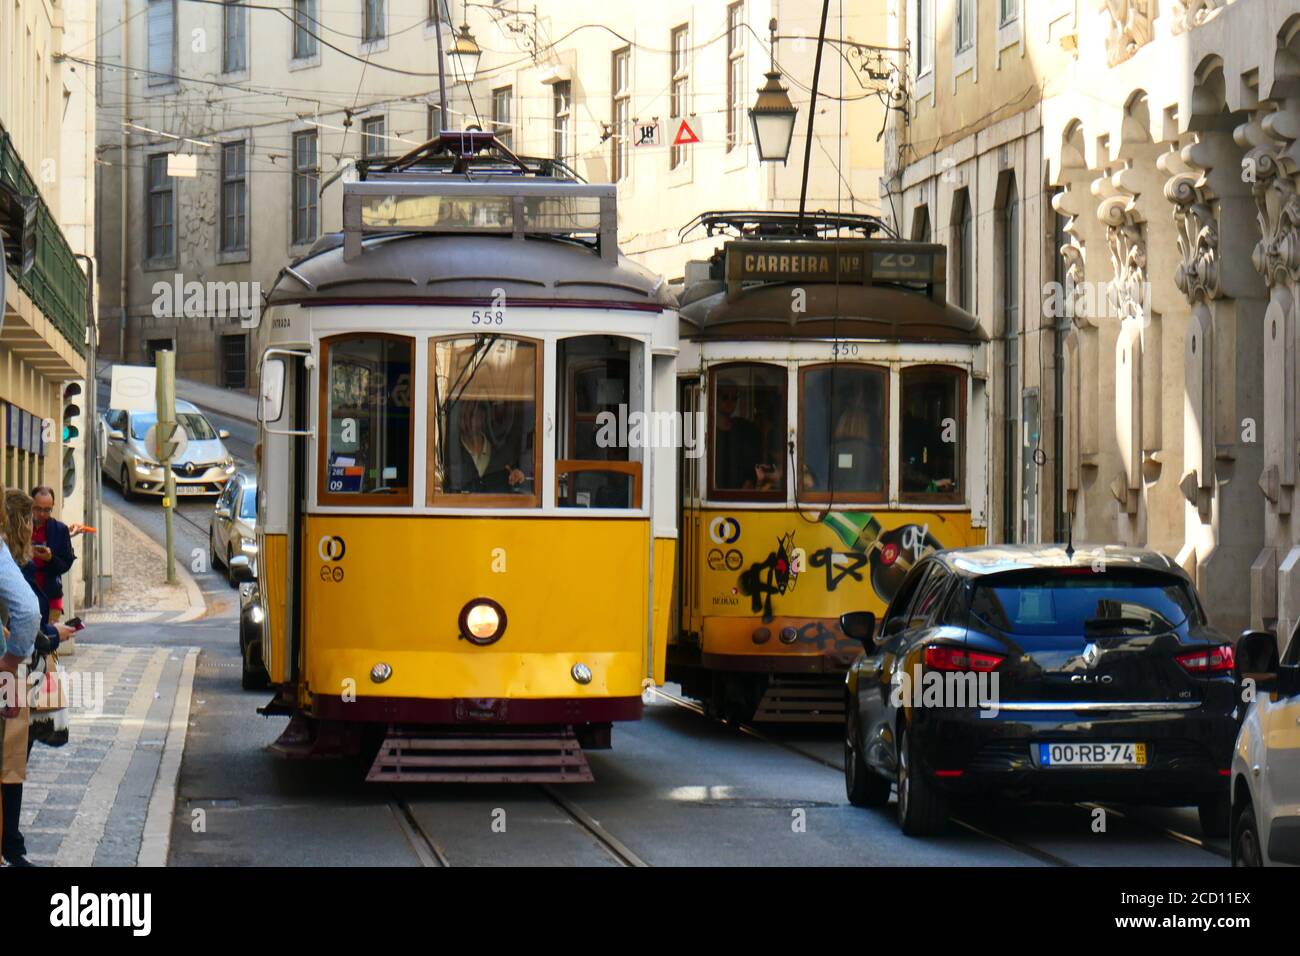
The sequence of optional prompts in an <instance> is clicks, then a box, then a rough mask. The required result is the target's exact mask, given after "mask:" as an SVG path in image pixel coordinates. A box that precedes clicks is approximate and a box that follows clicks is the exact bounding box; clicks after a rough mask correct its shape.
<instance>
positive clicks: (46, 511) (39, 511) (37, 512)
mask: <svg viewBox="0 0 1300 956" xmlns="http://www.w3.org/2000/svg"><path fill="white" fill-rule="evenodd" d="M53 513H54V508H53V507H49V508H33V509H32V514H34V515H48V514H53Z"/></svg>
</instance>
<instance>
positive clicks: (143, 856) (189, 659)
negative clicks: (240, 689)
mask: <svg viewBox="0 0 1300 956" xmlns="http://www.w3.org/2000/svg"><path fill="white" fill-rule="evenodd" d="M198 657H199V649H198V648H197V647H191V648H190V649H189V651H188V653H186V655H185V663H184V664H182V665H181V676H180V682H179V684H178V685H177V688H176V705H175V706H174V707H173V708H172V717H171V722H170V723H169V724H168V725H167V743H166V744H164V745H163V754H162V760H161V761H160V762H159V764H158V779H157V780H156V781H155V782H154V788H153V793H152V794H151V795H150V797H149V809H148V811H147V813H146V815H145V820H144V833H143V834H142V835H141V837H140V853H139V855H138V856H137V857H136V861H135V865H136V866H166V865H167V855H168V853H169V852H170V850H171V842H172V821H173V818H174V817H175V815H176V784H177V782H178V781H179V779H180V773H181V759H182V758H183V757H184V756H185V742H186V740H187V739H188V737H189V727H190V702H191V700H192V699H193V697H194V669H195V667H196V665H197V662H198Z"/></svg>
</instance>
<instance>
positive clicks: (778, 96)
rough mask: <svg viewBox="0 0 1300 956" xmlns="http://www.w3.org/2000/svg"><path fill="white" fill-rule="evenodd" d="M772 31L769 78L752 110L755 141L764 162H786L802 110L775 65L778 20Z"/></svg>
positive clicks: (771, 27) (772, 25)
mask: <svg viewBox="0 0 1300 956" xmlns="http://www.w3.org/2000/svg"><path fill="white" fill-rule="evenodd" d="M768 29H769V31H770V32H771V37H772V39H771V47H770V49H771V51H772V69H771V70H770V71H768V73H767V82H766V83H764V84H763V85H762V86H761V87H760V88H759V90H758V99H757V100H756V101H755V102H754V105H753V107H751V108H750V110H749V122H750V125H751V126H752V127H753V130H754V145H755V146H757V147H758V158H759V161H760V162H764V163H776V162H780V163H784V162H785V161H786V160H787V159H788V158H789V156H790V142H791V140H792V139H793V138H794V120H795V115H796V114H797V113H798V112H799V111H798V110H797V109H795V106H794V104H793V103H791V102H790V91H789V90H787V89H786V88H785V87H784V86H782V85H781V71H780V70H778V69H777V68H776V20H775V19H773V20H772V21H771V22H770V23H769V24H768Z"/></svg>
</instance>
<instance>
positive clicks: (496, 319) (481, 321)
mask: <svg viewBox="0 0 1300 956" xmlns="http://www.w3.org/2000/svg"><path fill="white" fill-rule="evenodd" d="M469 324H470V325H505V324H506V313H505V311H504V310H503V309H496V310H492V309H484V310H482V311H479V310H477V309H476V310H475V311H473V312H471V313H470V314H469Z"/></svg>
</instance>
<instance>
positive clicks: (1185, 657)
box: [1174, 644, 1234, 675]
mask: <svg viewBox="0 0 1300 956" xmlns="http://www.w3.org/2000/svg"><path fill="white" fill-rule="evenodd" d="M1174 660H1176V661H1177V662H1178V663H1179V664H1181V665H1182V668H1183V670H1185V671H1187V673H1189V674H1198V675H1201V674H1231V673H1232V665H1233V661H1234V657H1233V653H1232V645H1231V644H1220V645H1219V646H1217V647H1206V648H1202V649H1201V650H1199V651H1187V652H1185V653H1183V654H1178V655H1175V657H1174Z"/></svg>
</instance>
